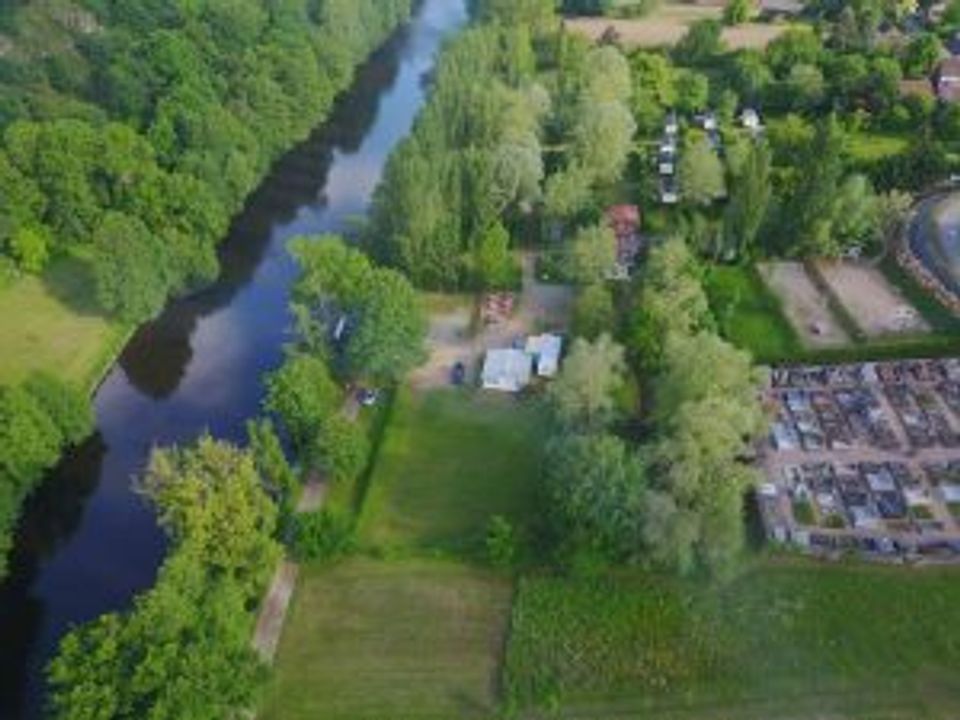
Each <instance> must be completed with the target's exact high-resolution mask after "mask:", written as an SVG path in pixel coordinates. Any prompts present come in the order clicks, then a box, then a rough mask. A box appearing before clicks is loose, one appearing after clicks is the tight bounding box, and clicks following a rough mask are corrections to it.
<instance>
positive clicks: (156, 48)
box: [0, 0, 411, 576]
mask: <svg viewBox="0 0 960 720" xmlns="http://www.w3.org/2000/svg"><path fill="white" fill-rule="evenodd" d="M410 6H411V3H410V0H270V1H268V0H260V1H258V2H249V1H246V0H202V1H201V2H190V3H187V2H173V3H172V2H160V1H157V0H134V1H130V0H125V1H124V2H119V1H117V0H83V1H81V2H68V1H66V0H44V1H41V2H31V3H29V4H27V3H4V4H3V7H2V10H0V285H2V284H3V283H9V282H13V281H15V279H16V278H17V276H19V275H22V274H27V273H42V272H43V270H44V269H45V267H47V265H48V264H49V263H50V262H52V261H54V260H56V259H57V258H58V257H63V256H70V257H73V258H78V259H80V260H81V261H83V263H85V264H86V265H87V266H88V267H89V268H90V271H91V276H92V277H93V279H94V282H95V285H96V296H97V299H98V301H99V303H100V305H101V306H102V308H103V310H104V311H105V312H109V313H110V314H112V315H114V316H115V317H117V318H119V319H120V320H122V321H124V322H127V323H136V322H139V321H142V320H145V319H147V318H149V317H151V316H153V315H155V314H156V313H157V312H158V311H159V310H160V309H161V307H162V306H163V304H164V302H165V301H166V299H167V298H168V297H169V296H170V295H171V294H173V293H178V292H182V291H185V290H187V289H189V288H191V287H195V286H197V285H200V284H203V283H205V282H208V281H210V280H212V279H213V278H214V277H215V275H216V273H217V271H218V266H217V258H216V254H215V249H216V245H217V243H218V241H219V240H220V239H221V238H222V237H223V235H224V233H225V231H226V229H227V225H228V223H229V221H230V218H231V217H232V216H233V215H234V214H235V213H236V212H237V211H238V210H239V209H240V207H241V205H242V204H243V202H244V200H245V198H246V197H247V195H248V194H249V193H250V192H251V191H252V190H253V188H254V187H255V186H256V185H257V183H258V182H259V181H260V179H261V178H262V177H263V175H264V174H265V173H266V171H267V170H268V168H269V166H270V165H271V163H272V162H273V161H274V160H275V159H276V158H277V157H278V156H279V155H280V154H281V153H282V152H284V151H285V150H287V149H288V148H290V147H291V145H292V144H293V143H295V142H297V141H298V140H300V139H302V138H304V137H305V136H306V135H307V134H308V133H309V132H310V130H311V129H312V128H314V127H315V126H316V125H317V124H318V123H319V122H320V121H322V120H323V119H324V118H325V117H326V116H327V115H328V113H329V112H330V110H331V108H332V105H333V102H334V100H335V98H336V96H337V95H338V93H340V92H341V91H342V90H344V89H345V88H346V87H347V86H348V85H349V83H350V82H351V80H352V77H353V72H354V69H355V67H356V66H357V65H358V63H360V62H361V61H362V60H363V59H364V58H366V56H367V55H368V54H369V53H370V52H371V51H372V50H373V49H374V48H375V47H377V46H378V45H379V44H380V43H381V42H382V41H383V40H384V39H385V38H386V37H387V35H388V34H389V33H390V32H391V31H392V30H393V29H394V28H395V27H396V26H397V25H398V24H399V23H400V22H402V21H403V20H404V19H406V17H407V16H408V14H409V12H410ZM36 384H37V383H36V382H34V383H33V385H36ZM42 385H43V387H44V388H45V390H44V397H48V396H49V397H58V396H59V399H57V403H58V404H59V405H62V406H66V405H67V404H68V403H73V402H74V400H75V399H76V398H75V396H77V397H79V398H80V403H81V405H82V404H83V400H82V394H80V393H78V392H77V391H76V390H74V389H72V388H69V387H65V386H63V385H62V383H60V384H57V383H56V381H55V380H53V379H50V378H47V379H44V380H43V381H42ZM35 394H36V393H34V392H32V391H31V385H30V383H28V384H27V385H26V386H25V387H23V388H10V389H3V390H2V394H0V458H2V461H0V552H3V550H4V549H5V547H6V545H7V544H8V543H9V536H10V533H11V532H12V527H13V525H14V523H15V521H16V518H17V515H18V510H19V507H20V505H21V503H22V501H23V499H24V498H25V497H26V495H27V494H29V492H30V490H31V489H32V488H33V487H34V486H35V484H36V483H37V482H38V481H39V480H40V478H41V477H42V474H43V471H44V469H45V468H47V467H49V466H51V465H52V464H53V463H55V462H56V460H57V457H58V456H59V453H60V451H61V449H62V447H63V446H64V445H65V444H69V443H71V442H77V441H79V440H80V439H82V437H83V436H84V434H85V433H84V432H78V431H77V429H79V428H80V427H81V426H80V424H77V423H74V424H72V425H71V427H70V428H69V429H60V428H58V427H57V421H58V415H57V414H56V413H54V414H53V415H52V418H51V417H49V415H50V413H44V412H42V410H43V405H44V403H43V397H41V398H40V402H39V405H40V407H39V408H38V407H35V406H37V402H35V401H34V399H33V396H34V395H35ZM25 407H26V408H27V410H24V409H23V408H25ZM73 414H74V412H73V411H72V410H71V412H70V415H73ZM88 425H89V422H87V423H85V424H83V427H88ZM3 554H4V555H5V552H3ZM2 574H3V573H2V565H0V576H2Z"/></svg>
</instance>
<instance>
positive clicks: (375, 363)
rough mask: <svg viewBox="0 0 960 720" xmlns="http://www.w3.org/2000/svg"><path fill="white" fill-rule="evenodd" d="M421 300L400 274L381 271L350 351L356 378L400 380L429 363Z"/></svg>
mask: <svg viewBox="0 0 960 720" xmlns="http://www.w3.org/2000/svg"><path fill="white" fill-rule="evenodd" d="M426 334H427V321H426V317H425V315H424V312H423V306H422V304H421V302H420V296H419V295H418V294H417V291H416V290H414V288H413V286H412V285H411V284H410V283H409V282H408V281H407V279H406V278H405V277H403V275H401V274H400V273H398V272H396V271H394V270H389V269H378V270H376V271H375V274H374V281H373V284H372V287H371V291H370V293H369V295H368V297H367V298H366V300H365V302H364V304H363V306H362V307H361V309H360V317H359V321H358V323H357V326H356V328H354V329H353V331H352V332H351V334H350V340H349V342H348V345H347V350H346V360H347V366H348V368H349V370H350V372H351V374H352V375H354V376H355V377H371V378H374V379H379V380H399V379H401V378H403V377H404V376H405V375H406V374H407V373H408V372H409V371H410V370H412V369H413V368H415V367H417V365H419V364H420V363H422V362H423V361H424V359H426V351H425V349H424V341H425V339H426Z"/></svg>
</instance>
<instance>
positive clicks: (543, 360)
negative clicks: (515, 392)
mask: <svg viewBox="0 0 960 720" xmlns="http://www.w3.org/2000/svg"><path fill="white" fill-rule="evenodd" d="M562 350H563V338H562V337H560V336H559V335H550V334H545V335H533V336H531V337H529V338H527V354H528V355H530V356H531V357H532V358H533V359H534V361H535V362H536V364H537V375H539V376H540V377H546V378H552V377H555V376H556V374H557V372H559V370H560V353H561V351H562Z"/></svg>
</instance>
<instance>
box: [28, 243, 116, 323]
mask: <svg viewBox="0 0 960 720" xmlns="http://www.w3.org/2000/svg"><path fill="white" fill-rule="evenodd" d="M43 284H44V286H45V287H46V289H47V290H48V291H49V293H50V294H51V295H53V297H55V298H56V299H57V300H59V301H60V302H61V303H63V304H64V305H66V306H67V307H69V308H70V309H71V310H72V311H73V312H75V313H76V314H77V315H83V316H87V317H101V318H106V317H108V315H107V313H106V311H104V309H103V308H102V307H100V304H99V303H98V302H97V283H96V279H95V278H94V275H93V266H92V265H91V263H90V261H89V260H85V259H83V258H80V257H76V256H69V257H64V258H62V259H58V260H56V261H55V262H54V263H52V264H51V265H50V267H49V269H48V270H47V272H45V273H44V275H43Z"/></svg>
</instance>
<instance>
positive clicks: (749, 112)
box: [740, 108, 760, 130]
mask: <svg viewBox="0 0 960 720" xmlns="http://www.w3.org/2000/svg"><path fill="white" fill-rule="evenodd" d="M740 122H741V123H743V126H744V127H745V128H746V129H747V130H759V129H760V116H759V115H758V114H757V111H756V110H754V109H753V108H746V109H745V110H744V111H743V112H742V113H741V115H740Z"/></svg>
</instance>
